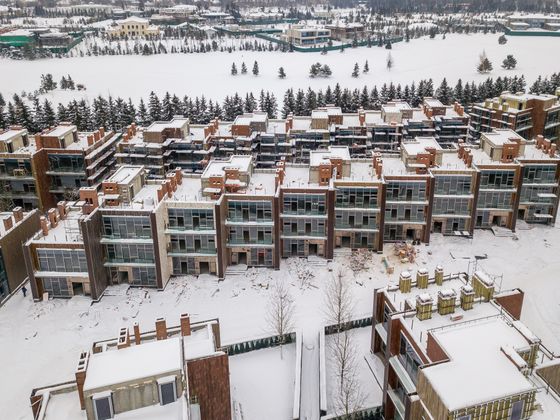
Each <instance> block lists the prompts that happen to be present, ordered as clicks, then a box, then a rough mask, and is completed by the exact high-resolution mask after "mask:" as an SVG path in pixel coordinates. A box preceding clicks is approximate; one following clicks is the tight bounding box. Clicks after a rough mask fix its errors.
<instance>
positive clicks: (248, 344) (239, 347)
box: [222, 332, 296, 356]
mask: <svg viewBox="0 0 560 420" xmlns="http://www.w3.org/2000/svg"><path fill="white" fill-rule="evenodd" d="M281 337H283V339H281ZM295 341H296V333H295V332H291V333H287V334H284V335H283V336H280V335H273V336H270V337H262V338H255V339H253V340H248V341H243V342H240V343H234V344H226V345H224V346H222V349H224V350H225V351H226V352H227V354H228V356H235V355H236V354H243V353H248V352H250V351H253V350H260V349H267V348H270V347H278V346H279V345H280V344H290V343H294V342H295Z"/></svg>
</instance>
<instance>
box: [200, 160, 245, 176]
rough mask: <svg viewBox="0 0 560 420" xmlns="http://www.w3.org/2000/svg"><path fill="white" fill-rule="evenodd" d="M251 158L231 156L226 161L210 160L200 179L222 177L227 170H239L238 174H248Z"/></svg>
mask: <svg viewBox="0 0 560 420" xmlns="http://www.w3.org/2000/svg"><path fill="white" fill-rule="evenodd" d="M252 160H253V158H252V156H248V155H233V156H230V157H229V159H227V160H215V159H212V160H210V162H209V163H208V165H207V166H206V168H205V169H204V172H203V173H202V178H209V177H211V176H222V175H223V174H224V171H225V169H227V168H239V171H240V172H246V173H248V172H249V169H250V167H251V162H252Z"/></svg>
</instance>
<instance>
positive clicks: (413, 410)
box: [371, 266, 558, 419]
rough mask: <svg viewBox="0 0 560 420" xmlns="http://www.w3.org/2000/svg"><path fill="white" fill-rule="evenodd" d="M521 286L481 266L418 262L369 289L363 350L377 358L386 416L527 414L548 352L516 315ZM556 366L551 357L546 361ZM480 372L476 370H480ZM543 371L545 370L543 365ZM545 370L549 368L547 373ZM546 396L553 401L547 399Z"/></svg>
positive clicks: (537, 400)
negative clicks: (466, 270)
mask: <svg viewBox="0 0 560 420" xmlns="http://www.w3.org/2000/svg"><path fill="white" fill-rule="evenodd" d="M523 296H524V293H523V291H521V290H519V289H514V290H508V291H504V290H499V287H498V284H497V283H496V282H495V279H494V278H493V277H492V276H490V275H488V274H487V273H485V272H484V271H482V270H478V271H475V272H474V273H473V274H472V275H469V276H467V275H463V274H461V275H458V274H445V273H444V269H443V267H441V266H437V267H436V268H435V270H434V272H433V275H432V274H431V273H430V272H429V271H428V269H426V268H420V269H418V271H417V272H416V275H415V276H414V275H413V273H411V272H409V271H405V272H402V273H401V274H400V276H399V280H398V282H396V283H391V284H389V285H388V286H386V287H384V288H381V289H378V290H376V291H375V292H374V304H373V324H372V341H371V351H372V352H373V353H375V354H376V355H377V356H379V357H380V358H381V360H382V361H383V363H384V365H385V374H384V378H383V402H382V403H383V407H384V416H385V418H387V419H417V418H438V419H484V418H495V419H527V418H530V417H531V416H532V415H533V414H534V413H536V411H537V407H538V405H540V404H543V402H542V401H543V400H547V398H548V399H550V396H549V395H547V393H544V392H540V388H539V387H540V385H537V384H539V383H541V378H543V377H545V378H546V376H543V373H542V372H544V371H545V370H546V369H549V367H548V365H549V360H548V359H549V356H544V355H543V356H542V357H541V358H539V357H538V354H539V351H542V348H541V341H540V339H539V338H538V337H536V336H535V335H534V334H533V333H532V332H531V331H530V330H529V329H528V328H527V327H526V326H525V325H523V324H522V323H521V321H519V318H520V316H521V311H522V307H523ZM552 370H553V372H555V373H556V374H557V373H558V364H557V363H556V364H553V365H552ZM481 372H484V374H481ZM549 373H550V372H549ZM549 378H550V376H549ZM547 402H548V403H552V404H557V403H556V402H555V401H554V400H553V399H550V401H548V400H547Z"/></svg>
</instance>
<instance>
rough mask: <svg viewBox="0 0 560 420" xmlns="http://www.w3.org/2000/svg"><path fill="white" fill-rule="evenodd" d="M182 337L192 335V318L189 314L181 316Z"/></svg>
mask: <svg viewBox="0 0 560 420" xmlns="http://www.w3.org/2000/svg"><path fill="white" fill-rule="evenodd" d="M181 335H182V336H183V337H186V336H187V335H191V317H190V315H189V314H181Z"/></svg>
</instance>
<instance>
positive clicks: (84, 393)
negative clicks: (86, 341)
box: [30, 314, 232, 420]
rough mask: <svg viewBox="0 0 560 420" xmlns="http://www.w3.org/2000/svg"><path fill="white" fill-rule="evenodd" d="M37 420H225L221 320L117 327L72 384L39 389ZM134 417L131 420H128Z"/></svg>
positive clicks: (82, 362)
mask: <svg viewBox="0 0 560 420" xmlns="http://www.w3.org/2000/svg"><path fill="white" fill-rule="evenodd" d="M30 401H31V408H32V411H33V415H34V417H35V418H37V416H38V415H39V413H41V415H42V417H41V418H42V419H44V420H50V419H59V418H62V417H63V418H72V419H76V420H78V419H83V420H106V419H117V420H118V419H121V418H122V419H125V418H132V417H134V418H176V419H181V420H196V419H216V420H230V419H231V418H232V413H231V407H232V404H231V397H230V384H229V361H228V354H227V352H226V351H224V350H223V349H222V347H221V339H220V322H219V320H218V319H213V320H208V321H200V322H192V323H191V321H190V316H189V315H188V314H183V315H181V318H180V325H178V326H174V327H167V323H166V320H165V319H164V318H158V319H157V320H156V322H155V331H145V332H141V331H140V326H139V325H138V323H136V324H134V327H133V332H132V333H131V332H130V329H129V328H128V327H124V328H121V329H120V330H119V335H118V337H116V338H112V339H109V340H104V341H99V342H95V343H93V345H92V348H91V350H90V351H84V352H82V353H81V354H80V357H79V360H78V364H77V368H76V371H75V379H73V380H72V381H69V382H65V383H62V384H56V385H51V386H45V387H40V388H36V389H34V390H33V391H32V393H31V396H30ZM131 416H132V417H131Z"/></svg>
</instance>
